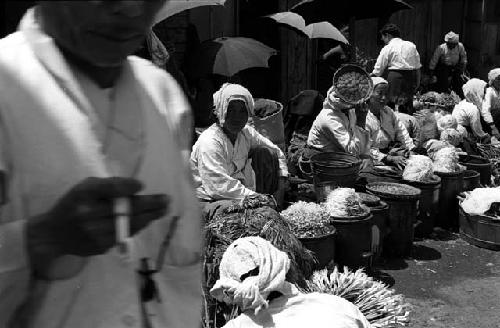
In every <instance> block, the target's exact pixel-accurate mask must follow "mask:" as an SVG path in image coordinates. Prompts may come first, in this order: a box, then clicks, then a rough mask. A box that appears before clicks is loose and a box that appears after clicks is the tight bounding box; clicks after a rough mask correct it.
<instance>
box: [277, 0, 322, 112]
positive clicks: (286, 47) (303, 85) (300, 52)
mask: <svg viewBox="0 0 500 328" xmlns="http://www.w3.org/2000/svg"><path fill="white" fill-rule="evenodd" d="M298 2H300V0H279V11H287V10H288V9H289V8H291V7H292V6H293V5H295V4H297V3H298ZM280 43H281V46H280V58H281V92H280V93H281V95H280V98H281V99H280V101H282V102H284V103H286V102H288V100H289V99H290V98H291V97H293V96H295V95H296V94H298V93H299V92H300V91H302V90H306V89H311V88H313V87H314V82H313V80H314V77H315V72H314V69H315V68H314V67H315V65H314V63H315V62H316V54H315V51H314V49H313V48H314V44H313V42H312V41H311V40H309V39H308V38H307V37H304V36H303V35H300V34H298V33H297V32H295V31H292V30H290V29H288V28H285V27H280Z"/></svg>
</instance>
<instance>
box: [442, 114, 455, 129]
mask: <svg viewBox="0 0 500 328" xmlns="http://www.w3.org/2000/svg"><path fill="white" fill-rule="evenodd" d="M437 126H438V129H439V131H444V130H446V129H456V128H457V126H458V122H457V119H456V118H454V117H453V116H452V115H450V114H446V115H443V116H441V117H440V118H439V120H438V121H437Z"/></svg>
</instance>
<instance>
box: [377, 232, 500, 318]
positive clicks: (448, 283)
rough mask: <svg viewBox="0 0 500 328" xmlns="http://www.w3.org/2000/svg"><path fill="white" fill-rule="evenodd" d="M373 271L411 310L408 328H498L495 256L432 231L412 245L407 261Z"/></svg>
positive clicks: (498, 261) (498, 264) (499, 280)
mask: <svg viewBox="0 0 500 328" xmlns="http://www.w3.org/2000/svg"><path fill="white" fill-rule="evenodd" d="M377 270H379V274H378V275H379V278H380V279H381V280H383V281H385V282H386V283H388V284H390V285H392V287H393V288H394V289H395V290H396V291H397V292H398V293H401V294H403V295H405V297H406V298H407V301H408V302H409V303H410V304H411V305H412V307H413V309H412V313H411V322H410V325H409V327H410V328H417V327H418V328H424V327H429V328H438V327H439V328H441V327H443V328H444V327H446V328H500V251H497V252H495V251H490V250H487V249H482V248H478V247H475V246H472V245H469V244H468V243H467V242H465V241H464V240H462V239H460V236H459V235H458V234H455V233H450V232H446V231H436V233H434V234H433V235H432V236H431V238H430V239H425V240H421V241H416V242H415V243H414V247H413V252H412V256H411V257H410V258H407V259H404V260H386V261H385V262H383V263H380V264H379V265H377V267H376V271H377Z"/></svg>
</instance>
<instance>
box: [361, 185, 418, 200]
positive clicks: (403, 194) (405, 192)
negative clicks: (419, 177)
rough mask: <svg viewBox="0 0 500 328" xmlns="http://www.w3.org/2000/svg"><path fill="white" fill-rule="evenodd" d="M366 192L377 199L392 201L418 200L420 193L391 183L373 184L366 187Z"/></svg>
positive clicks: (413, 188)
mask: <svg viewBox="0 0 500 328" xmlns="http://www.w3.org/2000/svg"><path fill="white" fill-rule="evenodd" d="M366 190H367V191H368V192H370V193H371V194H374V195H376V196H378V197H387V198H393V199H419V198H420V194H421V191H420V189H418V188H415V187H412V186H408V185H405V184H399V183H392V182H373V183H369V184H367V185H366Z"/></svg>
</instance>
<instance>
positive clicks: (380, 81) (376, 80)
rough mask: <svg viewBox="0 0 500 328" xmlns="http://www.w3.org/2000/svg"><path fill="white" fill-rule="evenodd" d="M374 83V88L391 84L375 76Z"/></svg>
mask: <svg viewBox="0 0 500 328" xmlns="http://www.w3.org/2000/svg"><path fill="white" fill-rule="evenodd" d="M372 81H373V87H374V88H375V87H376V86H377V85H379V84H389V82H387V80H386V79H384V78H383V77H379V76H373V77H372Z"/></svg>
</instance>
